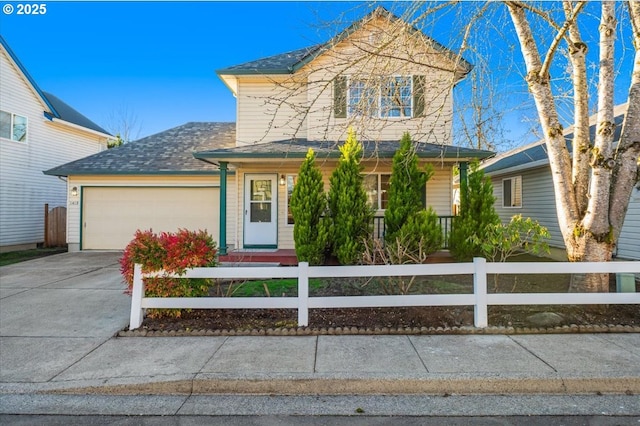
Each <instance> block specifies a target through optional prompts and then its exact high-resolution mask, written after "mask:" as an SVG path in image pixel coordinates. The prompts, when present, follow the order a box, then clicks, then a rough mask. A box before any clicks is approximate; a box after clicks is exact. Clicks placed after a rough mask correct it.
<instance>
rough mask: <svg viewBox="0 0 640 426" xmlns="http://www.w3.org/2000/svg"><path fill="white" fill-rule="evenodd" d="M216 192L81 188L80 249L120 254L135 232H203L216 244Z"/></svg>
mask: <svg viewBox="0 0 640 426" xmlns="http://www.w3.org/2000/svg"><path fill="white" fill-rule="evenodd" d="M219 217H220V209H219V189H218V188H184V187H182V188H142V187H135V188H132V187H126V188H122V187H120V188H115V187H109V188H99V187H93V188H84V191H83V193H82V249H83V250H113V249H116V250H122V249H124V248H125V246H126V245H127V244H128V243H129V241H131V239H132V238H133V235H134V234H135V232H136V230H138V229H140V230H146V229H153V231H154V232H156V233H160V232H175V231H177V230H178V229H179V228H184V229H189V230H193V231H197V230H199V229H206V230H207V231H208V232H209V234H211V235H212V236H213V238H214V240H215V241H216V242H217V241H218V228H219V226H220V222H219Z"/></svg>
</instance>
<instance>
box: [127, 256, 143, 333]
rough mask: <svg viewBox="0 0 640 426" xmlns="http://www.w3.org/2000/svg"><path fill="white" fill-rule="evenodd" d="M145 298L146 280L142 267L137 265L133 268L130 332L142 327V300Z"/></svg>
mask: <svg viewBox="0 0 640 426" xmlns="http://www.w3.org/2000/svg"><path fill="white" fill-rule="evenodd" d="M143 297H144V280H143V279H142V265H140V264H138V263H136V264H135V266H134V267H133V290H132V292H131V317H130V319H129V330H135V329H136V328H139V327H140V326H141V325H142V320H143V319H144V309H143V308H142V298H143Z"/></svg>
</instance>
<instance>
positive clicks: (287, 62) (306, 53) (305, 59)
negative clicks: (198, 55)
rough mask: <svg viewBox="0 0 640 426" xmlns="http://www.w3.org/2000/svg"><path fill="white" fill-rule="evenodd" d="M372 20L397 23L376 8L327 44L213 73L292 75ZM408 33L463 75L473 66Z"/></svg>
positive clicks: (430, 41) (393, 17)
mask: <svg viewBox="0 0 640 426" xmlns="http://www.w3.org/2000/svg"><path fill="white" fill-rule="evenodd" d="M376 16H383V17H385V18H388V19H389V20H392V21H400V20H401V19H400V18H398V17H397V16H396V15H394V14H393V13H391V12H389V11H388V10H386V9H385V8H384V7H382V6H378V7H377V8H376V9H375V10H373V11H372V12H371V13H369V14H367V15H366V16H365V17H364V18H362V19H360V20H359V21H357V22H355V23H353V24H352V25H351V26H349V27H348V28H347V29H345V30H344V31H342V32H341V33H340V34H338V35H337V36H335V37H333V38H332V39H331V40H329V41H327V42H326V43H322V44H317V45H315V46H310V47H306V48H303V49H298V50H294V51H291V52H286V53H281V54H278V55H274V56H269V57H266V58H262V59H257V60H255V61H250V62H245V63H243V64H239V65H234V66H231V67H228V68H223V69H220V70H217V71H216V73H217V74H218V75H246V74H292V73H294V72H295V71H297V70H298V69H300V68H301V67H302V66H304V65H305V64H307V63H309V62H311V61H312V60H313V59H315V58H316V57H317V56H319V55H320V54H322V53H323V52H325V51H327V50H329V49H330V48H332V47H333V46H335V45H336V44H338V43H339V42H340V41H342V40H344V39H345V38H347V37H349V36H350V35H351V34H353V32H354V31H356V30H357V29H359V28H361V27H362V25H363V24H364V23H365V22H367V21H369V20H370V19H372V18H374V17H376ZM411 31H413V32H414V33H419V34H421V35H422V36H423V37H424V38H425V39H426V40H428V42H429V43H430V44H431V45H432V46H433V47H434V48H435V49H436V50H438V51H440V52H442V53H443V54H445V55H447V56H450V57H451V58H453V59H454V60H455V61H456V63H458V65H459V66H460V67H461V68H462V69H463V70H464V72H465V74H466V73H468V72H469V71H471V69H472V68H473V65H471V63H469V62H468V61H467V60H465V59H464V58H460V59H459V60H458V57H457V55H455V54H454V53H453V52H452V51H451V50H449V49H448V48H446V47H444V46H443V45H442V44H440V43H438V42H437V41H435V40H434V39H432V38H431V37H428V36H427V35H425V34H424V33H423V32H422V31H420V30H419V29H417V28H416V27H411Z"/></svg>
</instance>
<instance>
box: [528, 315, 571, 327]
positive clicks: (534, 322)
mask: <svg viewBox="0 0 640 426" xmlns="http://www.w3.org/2000/svg"><path fill="white" fill-rule="evenodd" d="M525 321H526V322H527V324H529V325H531V326H533V327H555V326H559V325H561V324H562V323H563V322H564V317H563V316H562V315H559V314H556V313H555V312H540V313H537V314H533V315H529V316H528V317H527V318H526V320H525Z"/></svg>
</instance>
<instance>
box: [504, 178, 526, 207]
mask: <svg viewBox="0 0 640 426" xmlns="http://www.w3.org/2000/svg"><path fill="white" fill-rule="evenodd" d="M502 207H507V208H509V207H522V176H514V177H512V178H508V179H503V180H502Z"/></svg>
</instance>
